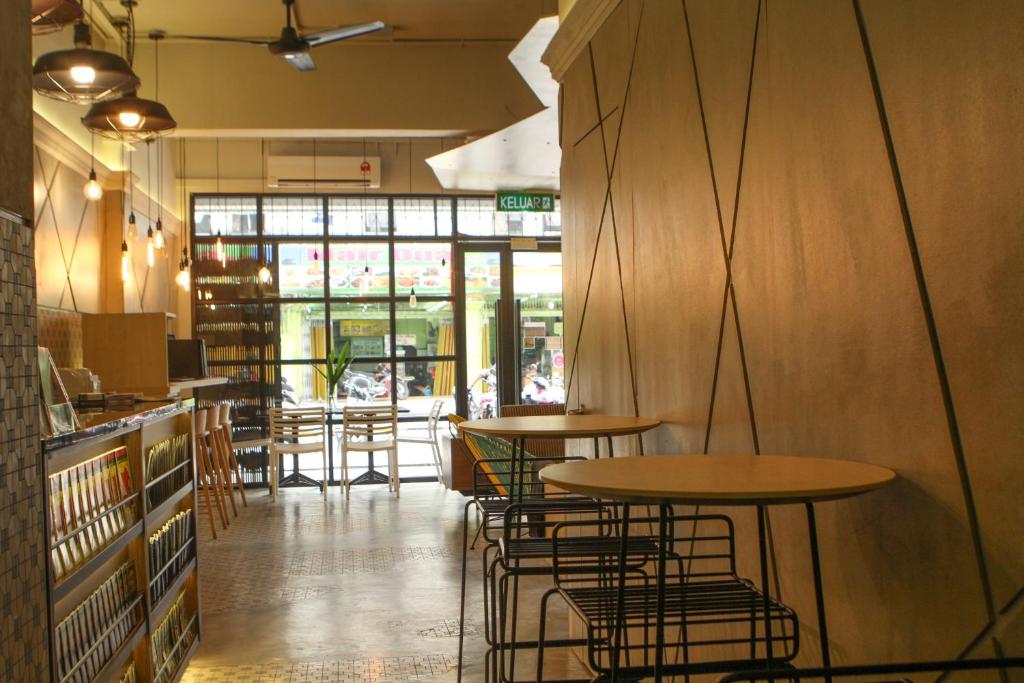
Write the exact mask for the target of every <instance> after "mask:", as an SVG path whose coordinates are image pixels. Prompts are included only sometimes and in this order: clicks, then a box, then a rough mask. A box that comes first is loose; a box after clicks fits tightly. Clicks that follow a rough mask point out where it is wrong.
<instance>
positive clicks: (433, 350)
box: [395, 299, 455, 358]
mask: <svg viewBox="0 0 1024 683" xmlns="http://www.w3.org/2000/svg"><path fill="white" fill-rule="evenodd" d="M454 325H455V314H454V312H453V310H452V302H451V301H429V302H426V301H421V302H419V303H417V305H416V308H412V307H411V306H409V302H408V300H401V299H400V300H399V301H398V303H397V304H395V339H396V344H397V348H398V351H397V353H396V354H395V355H397V356H399V357H405V358H410V357H413V356H454V355H455V331H454V330H455V327H454Z"/></svg>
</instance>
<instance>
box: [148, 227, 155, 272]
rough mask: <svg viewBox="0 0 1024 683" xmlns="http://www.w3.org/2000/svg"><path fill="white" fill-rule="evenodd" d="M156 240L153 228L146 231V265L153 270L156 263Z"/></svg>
mask: <svg viewBox="0 0 1024 683" xmlns="http://www.w3.org/2000/svg"><path fill="white" fill-rule="evenodd" d="M155 251H156V240H155V239H153V226H152V225H151V226H149V229H148V230H146V263H147V264H149V267H150V268H152V267H153V264H154V263H156V254H155V253H154V252H155Z"/></svg>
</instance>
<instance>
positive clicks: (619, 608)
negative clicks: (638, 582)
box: [611, 503, 629, 683]
mask: <svg viewBox="0 0 1024 683" xmlns="http://www.w3.org/2000/svg"><path fill="white" fill-rule="evenodd" d="M621 536H622V540H621V542H620V544H619V594H618V599H617V602H616V605H615V633H614V634H613V636H612V639H613V645H612V651H611V659H612V661H611V681H612V683H615V681H618V679H619V654H620V650H621V648H622V636H623V633H622V632H623V631H624V630H625V628H626V558H627V555H628V550H629V503H625V504H623V506H622V534H621Z"/></svg>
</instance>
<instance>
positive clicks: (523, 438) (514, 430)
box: [457, 415, 661, 683]
mask: <svg viewBox="0 0 1024 683" xmlns="http://www.w3.org/2000/svg"><path fill="white" fill-rule="evenodd" d="M659 424H661V422H660V421H658V420H653V419H649V418H642V417H622V416H614V415H529V416H519V417H500V418H491V419H486V420H468V421H466V422H463V423H462V424H461V425H459V429H460V430H461V431H464V432H469V433H470V434H477V435H480V436H484V437H493V438H500V439H505V440H507V441H510V442H511V444H512V461H513V464H512V467H511V468H510V469H511V472H510V473H509V478H510V486H509V493H510V495H512V494H513V492H518V498H519V500H518V501H512V502H519V503H521V502H522V496H523V491H524V489H525V486H523V484H525V481H526V480H525V476H526V474H525V473H526V442H527V440H528V439H537V440H556V439H562V440H564V439H593V440H594V455H595V457H600V441H601V439H604V440H606V442H607V451H608V457H609V458H611V457H613V456H614V443H613V437H616V436H634V435H639V434H642V433H643V432H646V431H648V430H650V429H654V428H655V427H657V426H658V425H659ZM517 480H518V483H519V486H517ZM468 511H469V507H468V505H467V508H466V515H465V517H464V523H463V551H462V604H461V606H460V610H459V624H460V630H459V662H458V678H457V680H458V681H459V682H460V683H461V681H462V655H463V645H464V636H463V632H462V629H461V624H463V623H464V621H465V611H466V599H465V595H466V561H467V559H466V558H467V553H468V545H467V541H468V533H469V531H468V519H469V517H468V514H469V513H468ZM485 566H486V565H485ZM512 567H513V571H514V574H513V577H512V590H511V594H510V599H511V602H512V605H513V608H512V615H511V616H512V618H511V623H510V628H511V634H512V643H511V644H507V643H505V642H504V630H505V629H504V628H502V629H501V637H500V638H498V639H497V642H496V644H495V646H494V649H495V650H496V653H495V654H494V655H493V656H492V657H491V666H492V668H493V669H494V671H493V673H494V674H495V680H498V674H499V670H500V674H501V679H504V678H505V676H504V673H505V671H504V666H505V654H504V653H505V650H506V649H507V650H509V651H510V652H511V661H510V663H509V672H508V678H509V679H513V678H514V674H515V649H516V644H515V634H516V621H517V620H516V617H517V610H516V605H517V604H518V595H519V576H520V571H519V570H520V565H519V560H518V559H516V560H513V562H512ZM487 578H488V577H487V573H486V570H485V576H484V584H485V585H484V591H485V597H486V590H487V586H486V583H487ZM493 597H494V599H495V600H497V599H498V596H497V595H494V596H493ZM502 597H503V598H504V597H505V596H504V595H503V596H502ZM503 603H504V600H503ZM502 609H504V604H503V605H502ZM485 618H486V615H485ZM502 619H504V613H503V612H502ZM530 646H533V647H535V646H536V644H535V643H529V644H522V647H524V648H526V647H530ZM489 654H490V653H489ZM499 657H500V658H501V662H500V666H499V665H498V662H497V659H498V658H499Z"/></svg>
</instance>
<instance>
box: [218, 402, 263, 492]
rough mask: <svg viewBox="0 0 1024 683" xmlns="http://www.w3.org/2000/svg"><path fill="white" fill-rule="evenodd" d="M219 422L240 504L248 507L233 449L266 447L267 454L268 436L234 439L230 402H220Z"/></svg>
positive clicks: (245, 449)
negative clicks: (240, 498) (222, 428)
mask: <svg viewBox="0 0 1024 683" xmlns="http://www.w3.org/2000/svg"><path fill="white" fill-rule="evenodd" d="M220 422H221V424H222V425H224V426H225V429H224V436H225V437H226V439H227V444H228V452H229V453H230V454H231V460H230V462H231V469H233V470H234V471H235V477H236V480H237V486H238V492H239V493H240V494H241V495H242V504H243V505H245V507H249V504H248V503H247V502H246V501H245V483H244V481H243V480H242V471H241V468H240V466H239V464H238V458H237V457H236V456H235V451H247V450H252V449H256V448H261V449H267V450H266V451H265V452H266V453H267V454H268V455H267V457H268V459H269V457H270V456H269V452H270V451H269V449H270V439H269V438H262V437H261V438H256V439H244V440H242V441H235V437H234V433H233V429H232V428H233V425H234V423H233V422H232V421H231V404H230V403H222V404H221V407H220ZM268 488H269V487H268Z"/></svg>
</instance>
